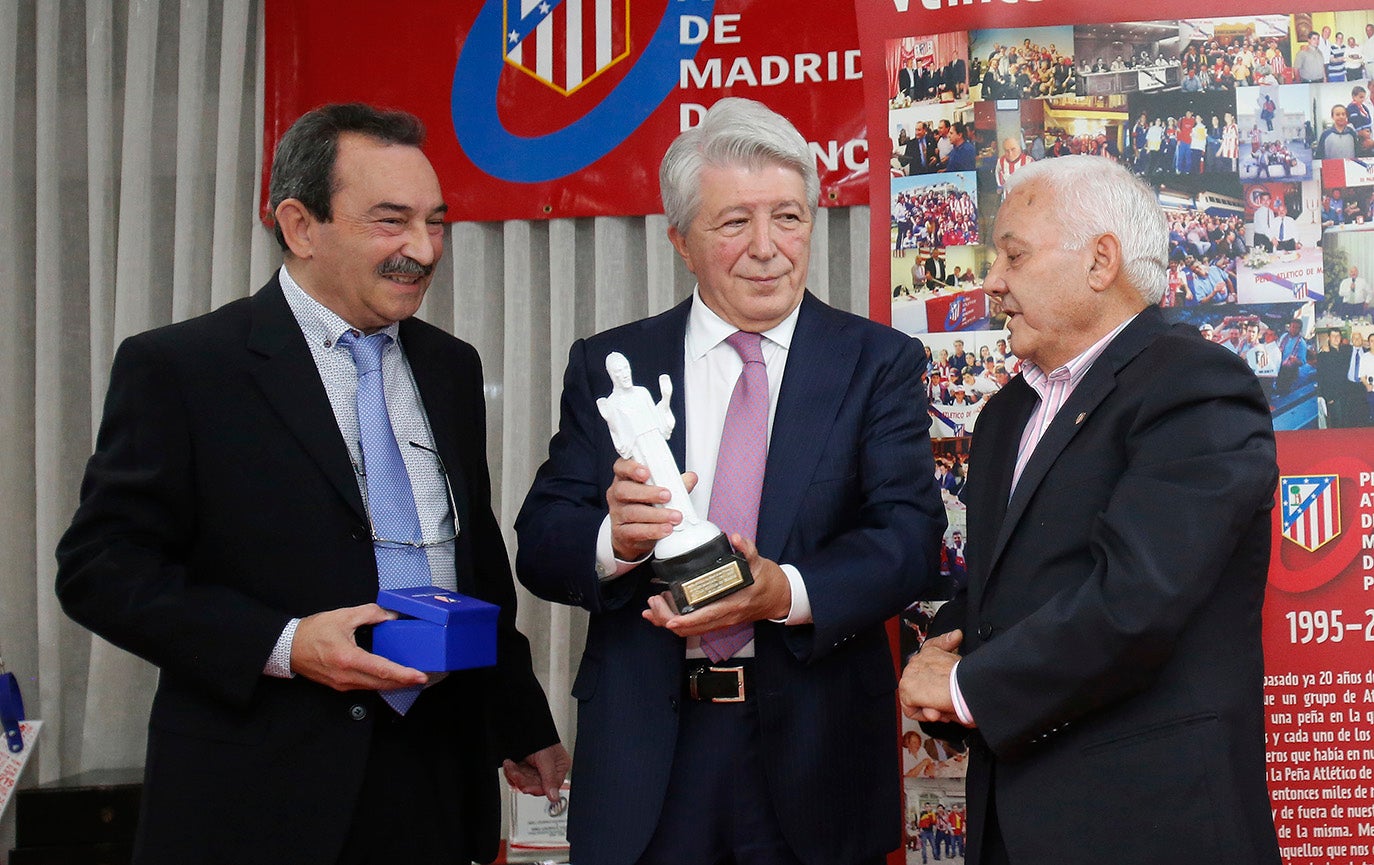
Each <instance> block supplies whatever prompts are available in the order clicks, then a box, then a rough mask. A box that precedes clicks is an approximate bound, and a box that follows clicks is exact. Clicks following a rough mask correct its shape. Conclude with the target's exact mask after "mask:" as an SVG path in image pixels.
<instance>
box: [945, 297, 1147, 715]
mask: <svg viewBox="0 0 1374 865" xmlns="http://www.w3.org/2000/svg"><path fill="white" fill-rule="evenodd" d="M1137 314H1138V313H1137ZM1134 320H1135V316H1134V315H1133V316H1131V317H1130V318H1128V319H1126V320H1125V321H1123V322H1121V324H1119V325H1117V326H1116V327H1115V328H1113V329H1112V331H1111V333H1109V334H1107V335H1106V336H1104V337H1102V338H1101V339H1099V340H1098V341H1097V342H1095V343H1093V344H1092V345H1090V346H1089V347H1088V349H1087V350H1086V351H1084V352H1083V353H1082V354H1080V355H1078V356H1077V357H1075V358H1074V359H1072V360H1070V361H1069V362H1068V363H1066V364H1064V365H1063V366H1061V367H1059V368H1057V369H1055V370H1053V371H1052V372H1048V373H1047V372H1045V371H1044V370H1043V369H1041V368H1040V367H1038V366H1036V365H1035V363H1034V362H1032V361H1029V360H1027V361H1023V362H1022V363H1021V377H1022V378H1023V379H1025V381H1026V384H1028V385H1030V386H1031V389H1032V390H1034V391H1035V392H1036V393H1037V394H1038V395H1039V396H1040V403H1039V404H1038V405H1037V406H1036V407H1035V411H1033V412H1031V416H1030V420H1028V421H1026V429H1025V430H1024V431H1023V432H1022V433H1021V446H1020V448H1019V449H1018V450H1017V452H1016V468H1015V470H1014V471H1013V472H1012V476H1011V492H1008V494H1007V496H1008V498H1010V496H1011V493H1012V492H1015V491H1016V484H1017V482H1018V481H1020V480H1021V472H1022V471H1023V470H1025V468H1026V463H1027V462H1029V461H1030V458H1031V454H1033V453H1035V446H1036V445H1038V444H1039V443H1040V439H1041V437H1042V436H1044V434H1045V430H1047V429H1049V428H1050V424H1051V423H1053V422H1054V418H1055V415H1057V414H1059V410H1060V409H1061V408H1063V407H1064V403H1066V402H1068V401H1069V397H1070V396H1073V392H1074V390H1075V389H1076V388H1077V387H1078V383H1079V382H1081V381H1082V380H1083V377H1084V376H1085V375H1087V374H1088V370H1090V369H1092V365H1093V363H1094V362H1095V361H1096V360H1097V359H1098V358H1099V357H1101V356H1102V352H1104V351H1106V350H1107V346H1109V345H1111V344H1112V340H1114V339H1116V336H1117V334H1119V333H1121V331H1122V329H1123V328H1125V327H1126V325H1128V324H1130V323H1131V322H1132V321H1134ZM958 672H959V664H958V662H955V664H954V666H953V668H951V669H950V671H949V696H950V701H951V702H952V703H953V704H954V714H955V715H957V716H958V718H959V721H960V723H962V724H964V725H965V726H968V727H972V726H975V722H974V720H973V713H972V712H971V711H970V710H969V707H968V703H966V702H965V701H964V694H963V691H962V690H960V688H959V678H958V675H957V674H958Z"/></svg>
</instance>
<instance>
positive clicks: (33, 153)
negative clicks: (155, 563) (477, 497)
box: [0, 0, 868, 858]
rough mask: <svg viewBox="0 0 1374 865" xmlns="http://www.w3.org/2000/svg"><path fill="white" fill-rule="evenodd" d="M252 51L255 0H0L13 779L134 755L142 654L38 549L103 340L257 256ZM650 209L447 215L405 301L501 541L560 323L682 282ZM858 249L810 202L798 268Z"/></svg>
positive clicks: (1, 473)
mask: <svg viewBox="0 0 1374 865" xmlns="http://www.w3.org/2000/svg"><path fill="white" fill-rule="evenodd" d="M7 34H8V35H7ZM262 53H263V25H262V0H180V2H177V0H88V2H85V3H82V2H75V0H68V2H59V0H0V160H2V161H3V163H4V165H5V166H6V169H7V170H5V171H3V172H0V377H2V380H3V385H2V386H0V501H3V502H4V506H3V507H4V511H3V513H4V517H5V520H4V524H5V530H4V531H3V532H0V652H3V654H4V659H5V661H6V662H7V664H8V665H9V668H10V669H11V670H12V671H14V672H16V673H17V674H18V675H19V678H20V681H21V684H22V687H23V690H24V696H25V699H26V701H27V703H28V707H29V715H30V716H31V717H34V718H39V719H42V720H43V722H44V727H43V731H42V734H41V739H40V745H39V748H38V752H37V754H36V755H35V757H34V759H35V760H36V764H31V766H30V768H29V769H28V771H27V772H26V776H25V781H24V783H25V784H32V783H36V782H38V781H40V780H42V781H47V780H52V779H55V778H58V777H62V776H66V775H71V774H74V773H76V772H80V771H83V770H87V769H97V768H112V767H129V766H141V765H142V762H143V741H144V732H145V725H146V721H147V712H148V705H149V702H150V700H151V696H152V690H153V687H154V684H155V682H156V675H157V674H156V671H155V670H154V669H153V668H151V667H150V666H148V665H147V664H145V663H144V662H143V661H140V660H138V659H137V658H134V657H132V656H130V655H127V654H125V653H124V652H122V651H120V650H118V649H115V648H113V647H112V646H110V645H109V644H107V643H105V642H104V641H102V640H100V639H98V638H95V637H93V636H91V635H90V634H89V633H87V632H86V631H84V630H83V629H81V628H80V627H78V626H76V625H75V624H73V623H72V622H71V621H69V620H68V619H67V618H66V617H65V616H64V615H63V614H62V611H61V610H60V609H59V607H58V605H57V601H56V599H55V597H54V595H53V591H52V584H53V576H54V571H55V564H54V561H53V549H54V547H55V546H56V544H57V540H58V538H59V537H60V536H61V533H62V531H63V530H64V529H65V528H66V525H67V523H68V521H69V520H70V519H71V514H72V511H73V510H74V509H75V507H76V497H77V490H78V487H79V484H80V480H81V474H82V470H83V466H84V464H85V460H86V458H87V456H88V455H89V454H90V450H91V446H92V442H93V438H94V431H95V429H96V427H97V425H98V424H99V421H100V411H101V404H102V402H103V399H104V393H105V387H106V383H107V380H108V374H109V364H110V360H111V358H112V357H113V355H114V349H115V347H116V346H117V345H118V343H119V341H120V340H121V339H123V338H124V337H126V336H129V335H131V334H134V333H137V332H139V331H142V330H146V329H148V328H151V327H157V326H159V325H163V324H167V323H169V322H173V321H178V320H181V319H185V318H188V317H190V316H194V315H199V314H201V313H203V312H206V311H208V310H210V309H213V308H215V307H218V306H220V305H222V304H224V303H226V302H228V301H230V300H233V299H235V298H238V297H242V296H245V295H247V294H249V293H251V292H252V291H253V290H255V289H256V287H257V286H259V285H261V284H262V283H263V282H264V281H265V280H266V279H267V278H268V277H269V276H270V275H271V273H272V271H273V269H274V268H275V267H276V266H277V265H278V264H280V256H279V254H278V251H277V247H276V244H275V242H274V241H273V240H272V238H271V235H270V234H269V232H268V231H267V230H266V229H265V228H263V227H262V225H261V224H260V223H259V222H258V221H257V219H256V213H257V206H258V194H257V190H258V183H257V179H258V177H259V172H260V158H261V147H260V142H261V140H262V125H263V121H262V108H261V106H262V105H263V74H262V70H263V63H262ZM666 227H667V226H666V222H665V220H664V218H663V217H662V216H659V215H652V216H647V217H598V218H589V219H571V220H555V221H550V222H507V223H459V224H454V225H451V226H450V227H449V228H448V230H447V238H446V240H447V250H446V252H447V255H446V257H445V259H444V263H443V264H442V266H441V269H440V271H439V274H438V276H437V278H436V279H435V282H434V285H433V287H432V288H431V290H430V294H429V297H428V298H427V299H426V301H425V306H424V308H423V309H422V310H421V313H420V314H421V316H422V317H424V318H426V319H427V320H429V321H431V322H434V323H435V324H437V325H439V326H441V327H443V328H446V329H448V330H450V331H452V332H453V333H455V334H457V335H458V336H459V337H462V338H463V339H466V340H468V341H469V342H472V343H473V344H474V345H476V346H477V348H478V350H479V351H480V352H481V355H482V358H483V360H484V363H485V368H486V382H487V400H488V411H489V418H490V442H491V446H490V454H489V457H490V461H491V467H492V473H493V483H494V490H495V492H494V495H495V496H496V501H495V502H493V505H494V506H495V508H496V513H497V516H498V518H499V519H500V520H501V523H502V525H503V526H504V527H505V528H506V532H507V538H506V540H507V544H508V545H511V546H513V544H514V537H513V534H512V533H511V530H510V526H511V523H512V522H513V520H514V518H515V513H516V511H517V510H518V509H519V507H520V503H521V501H522V500H523V499H524V495H525V492H526V490H527V489H528V487H529V483H530V480H531V478H532V477H533V475H534V471H535V469H536V468H537V467H538V465H539V463H540V462H541V460H542V459H543V456H544V453H545V448H546V445H547V443H548V438H549V435H550V434H551V431H552V429H553V426H554V424H555V423H556V421H557V406H558V395H559V394H558V388H559V384H560V382H561V380H562V372H563V365H564V362H565V360H566V353H567V349H568V346H569V345H570V344H571V343H572V341H573V340H574V339H575V338H577V337H579V336H585V335H587V334H590V333H594V332H596V331H598V330H601V329H604V328H607V327H610V326H613V325H616V324H620V323H623V322H626V321H630V320H633V319H636V318H640V317H642V316H645V315H648V314H651V313H655V312H659V311H661V310H664V309H666V308H668V307H669V306H671V305H672V304H673V303H675V302H676V301H678V300H680V299H682V298H684V297H686V296H687V295H688V294H689V293H690V291H691V288H692V280H691V276H690V274H688V273H687V272H686V270H685V269H684V268H683V267H682V265H681V263H680V262H679V261H678V259H677V257H676V255H675V254H673V251H672V248H671V247H670V246H669V244H668V242H667V240H666V237H665V231H666ZM867 263H868V208H866V207H855V208H847V209H829V210H823V211H822V212H821V214H820V218H819V220H818V222H817V225H816V233H815V237H814V240H813V244H812V258H811V276H810V283H809V285H810V288H811V290H812V291H813V292H815V293H816V294H817V295H819V296H820V297H821V298H822V299H825V300H828V301H829V302H830V303H832V304H833V305H835V306H838V307H840V308H842V309H850V310H853V311H855V312H858V313H860V314H866V313H867V309H868V273H867V267H868V264H867ZM520 602H521V608H520V619H519V620H520V625H521V627H522V629H523V630H524V632H525V633H526V634H527V635H529V637H530V639H531V641H532V643H533V646H534V652H535V665H536V669H537V670H538V671H539V672H540V675H541V678H542V679H543V681H544V684H545V687H546V689H547V690H548V693H549V699H550V702H551V703H552V705H553V709H554V716H555V718H556V719H557V720H558V723H559V726H560V729H561V730H562V731H563V734H564V738H565V741H569V742H571V738H572V732H573V722H574V712H575V706H574V705H572V703H571V702H570V699H569V697H568V691H569V687H570V684H571V675H572V673H573V672H574V669H573V668H574V666H575V664H576V660H577V657H578V654H579V652H580V649H581V645H582V639H583V632H584V627H585V616H584V614H582V613H581V611H574V610H569V609H568V608H565V607H556V606H551V605H549V604H546V603H544V602H542V601H539V600H537V599H535V598H533V597H531V596H530V595H528V594H526V593H523V590H522V594H521V599H520ZM572 744H575V743H572ZM575 774H576V771H575V769H574V775H575ZM12 822H13V811H12V810H11V812H10V813H9V814H8V815H7V816H6V820H5V821H4V824H0V858H2V857H3V855H4V851H5V850H7V849H8V847H9V846H10V839H11V838H12V835H9V834H8V832H7V831H6V830H12Z"/></svg>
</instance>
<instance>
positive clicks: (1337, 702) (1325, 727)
mask: <svg viewBox="0 0 1374 865" xmlns="http://www.w3.org/2000/svg"><path fill="white" fill-rule="evenodd" d="M1279 467H1280V472H1281V477H1280V480H1279V491H1278V492H1279V495H1278V507H1277V508H1276V509H1275V513H1274V551H1273V565H1272V567H1271V571H1270V579H1269V593H1268V596H1267V598H1266V601H1265V608H1264V644H1265V672H1266V681H1265V703H1266V706H1265V722H1266V731H1267V735H1268V742H1267V743H1266V744H1267V749H1268V763H1269V795H1270V798H1271V799H1272V800H1273V806H1274V818H1275V824H1276V826H1277V827H1278V832H1279V845H1280V847H1281V848H1282V850H1283V851H1284V853H1285V855H1286V858H1287V861H1289V862H1290V863H1303V865H1307V863H1319V862H1369V861H1374V431H1370V430H1323V431H1316V432H1305V433H1287V434H1285V435H1282V436H1280V437H1279Z"/></svg>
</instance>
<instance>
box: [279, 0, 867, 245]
mask: <svg viewBox="0 0 1374 865" xmlns="http://www.w3.org/2000/svg"><path fill="white" fill-rule="evenodd" d="M795 13H796V9H795V4H793V3H789V2H786V0H689V2H684V0H556V2H548V3H538V2H531V0H482V2H477V0H472V2H461V3H455V2H452V0H413V2H408V3H400V4H384V5H379V4H376V3H369V2H364V0H272V2H269V3H268V4H267V22H266V31H267V51H266V67H267V84H266V90H267V94H266V102H267V105H266V128H265V133H264V138H265V140H264V142H263V147H264V154H265V159H264V165H270V164H271V157H272V152H273V149H274V147H275V143H276V141H277V140H278V138H280V136H281V133H282V132H284V131H285V130H286V128H287V127H288V126H290V124H291V123H292V122H293V121H294V120H295V119H296V118H297V117H299V116H300V115H301V114H302V113H304V112H305V111H308V110H309V109H311V108H313V107H315V106H317V105H320V104H323V103H326V102H338V101H363V102H370V103H373V104H377V105H384V106H388V107H394V108H402V109H405V110H407V111H410V112H412V113H414V114H416V115H418V116H419V117H420V118H421V119H422V120H424V122H425V125H426V127H427V128H428V131H429V141H428V144H427V146H426V150H427V152H428V154H429V157H430V159H431V161H432V162H433V163H434V166H435V169H436V170H437V171H438V173H439V180H440V183H441V184H442V186H443V190H444V197H445V200H446V201H447V202H448V204H449V216H450V218H452V219H458V220H506V219H537V218H546V217H547V218H552V217H577V216H604V215H642V214H646V213H657V212H661V211H662V206H661V204H660V202H659V195H658V165H659V161H660V160H661V159H662V157H663V153H664V151H665V150H666V149H667V147H668V144H669V143H670V142H671V141H672V140H673V138H674V137H676V136H677V134H678V133H679V132H681V131H682V130H683V129H685V128H689V127H690V126H691V125H694V124H695V123H696V122H698V120H699V118H700V116H701V114H702V113H703V112H704V111H705V109H706V108H707V107H709V106H710V105H712V104H713V103H715V101H716V100H718V99H720V98H722V97H725V96H744V97H749V98H752V99H757V100H759V101H761V102H764V103H766V104H768V105H769V106H771V107H772V108H774V109H775V110H777V111H780V112H781V113H783V114H785V115H786V116H787V117H788V118H790V119H791V120H792V121H793V122H794V123H795V124H796V125H797V127H798V129H800V130H801V132H802V134H803V135H805V136H806V137H807V140H808V141H810V142H811V144H812V149H813V152H814V153H815V154H816V160H817V166H818V168H819V169H820V172H821V188H822V192H821V201H822V204H825V205H853V204H862V203H863V202H864V201H865V200H866V190H865V182H866V179H867V171H868V151H867V144H866V142H865V140H864V137H865V136H864V121H863V111H862V105H863V98H862V83H861V69H860V65H859V46H858V35H857V31H856V27H855V20H854V14H853V8H852V6H850V4H847V3H821V4H813V5H811V6H809V7H808V8H807V10H806V16H805V20H806V26H804V27H799V26H782V25H784V22H788V21H796V20H797V19H796V16H795ZM264 174H266V171H265V170H264ZM263 182H264V195H263V200H264V201H266V199H267V196H266V194H265V189H266V177H264V181H263ZM261 215H262V217H263V218H264V219H266V217H267V216H268V214H267V212H266V206H265V205H264V212H263V213H262V214H261Z"/></svg>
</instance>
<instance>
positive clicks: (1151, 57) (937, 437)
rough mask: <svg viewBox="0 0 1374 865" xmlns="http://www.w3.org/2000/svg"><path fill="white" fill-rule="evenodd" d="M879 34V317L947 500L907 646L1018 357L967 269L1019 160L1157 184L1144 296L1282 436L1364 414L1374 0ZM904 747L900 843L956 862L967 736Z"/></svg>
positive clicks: (920, 623)
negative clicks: (1056, 162)
mask: <svg viewBox="0 0 1374 865" xmlns="http://www.w3.org/2000/svg"><path fill="white" fill-rule="evenodd" d="M1046 12H1047V13H1048V10H1046ZM884 36H885V38H884V43H883V51H884V58H883V59H884V60H885V64H884V68H883V69H881V70H873V69H872V66H871V65H870V66H869V70H870V71H869V72H868V73H867V74H875V73H876V74H880V75H883V76H885V77H884V78H883V81H884V82H885V86H886V114H887V135H888V138H889V146H890V157H889V167H888V190H889V192H888V195H887V200H886V201H885V202H884V205H885V206H886V207H887V209H888V211H889V222H890V226H889V227H890V231H889V233H888V236H887V247H886V252H887V257H888V268H887V274H886V276H887V280H886V285H887V288H888V289H889V291H888V298H889V299H890V304H891V307H890V315H891V317H890V319H889V321H890V322H891V324H892V326H893V327H895V328H897V329H899V330H901V331H903V332H905V333H907V334H910V335H912V336H915V337H919V338H920V339H921V341H922V343H923V344H924V345H925V350H926V353H927V355H928V371H927V375H926V379H925V382H924V383H925V386H926V395H927V397H928V399H929V404H930V419H931V437H932V445H933V448H934V454H935V474H936V479H937V483H938V485H939V488H940V490H941V495H942V497H943V499H944V503H945V509H946V513H947V514H948V517H949V527H948V529H947V530H946V533H945V537H944V545H943V550H942V553H941V576H942V578H943V579H942V583H943V585H942V586H940V587H939V589H938V590H937V591H935V592H932V599H930V600H921V601H918V602H917V603H915V604H913V605H912V606H911V607H910V608H909V609H908V610H907V611H906V612H905V613H904V614H903V616H902V619H901V654H902V659H903V661H905V659H906V658H907V657H909V656H910V654H911V653H912V652H914V651H915V650H916V649H917V648H918V647H919V645H920V642H921V640H922V639H924V636H925V629H926V627H927V626H928V625H929V623H930V620H931V618H932V616H933V615H934V613H935V611H936V610H937V609H938V606H939V601H938V600H935V599H934V598H938V597H948V591H949V590H950V589H951V588H952V587H953V586H955V585H958V584H959V583H960V581H961V580H963V579H964V578H965V575H966V572H965V566H964V559H963V549H964V543H965V541H966V539H967V538H968V526H967V521H966V519H965V515H964V510H963V505H962V504H961V503H960V501H959V492H960V490H961V489H962V487H963V484H964V482H965V479H966V477H967V471H968V467H967V459H968V451H969V442H970V436H971V435H972V433H973V431H974V429H975V428H976V426H977V420H978V414H979V412H980V411H981V408H982V406H983V405H985V404H986V402H987V400H988V399H990V398H991V397H992V395H993V394H995V393H997V391H998V390H1000V389H1001V388H1002V387H1003V386H1004V385H1005V384H1006V383H1007V382H1008V381H1009V380H1010V379H1011V378H1012V377H1014V376H1015V375H1016V374H1017V373H1018V372H1019V371H1020V360H1019V359H1018V358H1017V357H1016V355H1015V353H1014V351H1013V349H1012V347H1011V344H1010V339H1009V335H1008V333H1007V331H1006V330H1005V319H1004V317H1003V316H1002V315H1001V314H1000V311H999V310H998V308H997V304H996V302H995V299H994V298H992V297H991V296H989V295H988V294H986V293H985V292H984V290H983V280H984V278H985V277H986V275H987V273H988V270H989V268H990V267H991V265H992V263H993V259H994V258H995V255H996V253H995V250H994V249H993V246H992V242H991V237H992V229H993V223H994V220H995V218H996V214H997V209H998V205H999V203H1000V201H1001V199H1002V189H1003V187H1004V186H1005V184H1006V181H1007V178H1008V177H1010V176H1011V175H1012V174H1014V173H1015V172H1016V171H1017V170H1018V169H1019V168H1021V167H1023V166H1025V165H1027V164H1030V163H1031V162H1034V161H1038V160H1042V159H1053V158H1057V157H1060V156H1065V155H1070V154H1090V155H1096V156H1100V157H1102V158H1106V159H1113V160H1116V161H1117V162H1119V163H1121V164H1122V165H1124V166H1126V167H1127V168H1129V169H1130V170H1131V171H1132V172H1133V173H1135V174H1136V175H1138V176H1139V177H1140V178H1141V179H1142V180H1143V181H1144V182H1145V183H1146V184H1147V185H1148V186H1149V187H1150V189H1151V190H1152V191H1153V193H1154V194H1155V196H1156V197H1157V200H1158V201H1159V204H1160V207H1161V208H1162V209H1163V210H1164V213H1165V214H1166V217H1167V221H1168V226H1169V266H1168V279H1169V284H1168V287H1167V290H1166V291H1165V294H1164V297H1163V299H1162V301H1161V302H1160V305H1161V306H1162V307H1165V308H1166V315H1168V316H1169V317H1170V318H1172V319H1173V320H1175V321H1181V322H1186V323H1188V324H1191V325H1193V326H1195V327H1196V328H1197V329H1198V331H1199V333H1200V334H1201V335H1202V336H1203V337H1205V338H1207V339H1210V340H1212V341H1213V342H1217V343H1220V344H1222V345H1224V346H1225V347H1227V348H1228V349H1230V350H1232V351H1234V352H1235V353H1236V354H1237V355H1240V356H1241V357H1243V358H1245V360H1246V361H1247V362H1248V363H1249V365H1250V367H1251V369H1252V370H1253V371H1254V373H1255V375H1256V376H1257V377H1258V378H1259V380H1260V382H1261V383H1262V385H1263V387H1264V389H1265V393H1266V394H1267V396H1268V398H1269V403H1270V410H1271V413H1272V417H1273V421H1274V427H1275V429H1276V430H1277V431H1279V432H1280V433H1281V436H1282V434H1283V433H1288V432H1297V431H1316V430H1323V431H1324V430H1358V429H1361V428H1364V429H1368V428H1374V318H1371V316H1372V315H1374V136H1372V135H1371V133H1374V123H1371V108H1370V101H1371V100H1370V92H1369V88H1370V86H1371V83H1374V10H1370V11H1339V12H1330V11H1326V12H1323V11H1312V12H1298V13H1292V14H1257V15H1231V16H1227V17H1216V18H1170V19H1162V20H1149V21H1135V22H1117V23H1095V24H1080V25H1048V26H1022V27H1012V28H989V29H973V30H966V31H958V32H924V31H921V30H919V29H916V30H912V31H910V32H900V33H898V32H894V31H891V30H890V29H889V31H888V32H887V33H885V34H884ZM870 93H871V91H870ZM870 141H871V142H872V153H873V154H874V157H873V164H874V166H875V169H876V168H877V167H878V166H879V165H880V164H881V163H880V162H879V157H878V154H879V153H881V150H882V148H881V146H880V144H879V143H878V142H880V141H881V138H880V135H879V134H878V133H877V131H876V130H873V131H871V132H870ZM876 202H877V199H876V198H875V205H874V214H873V215H874V219H875V221H876V220H878V219H880V218H881V216H880V213H879V208H878V205H877V203H876ZM874 298H875V301H874V305H875V306H877V305H878V294H877V293H876V289H875V294H874ZM875 317H880V316H878V315H875ZM1357 440H1361V441H1364V440H1367V438H1361V439H1357ZM902 747H903V772H904V775H905V778H904V783H905V788H906V796H907V804H906V815H905V817H906V838H905V842H906V843H905V846H906V857H907V862H908V863H916V862H921V863H926V862H929V861H931V860H937V859H938V860H940V861H949V860H950V859H951V858H952V859H953V860H954V861H955V862H958V861H961V860H962V854H963V837H962V836H963V818H964V812H963V798H962V780H961V779H962V777H963V774H964V764H965V758H966V754H965V751H964V749H963V748H962V747H961V746H958V745H950V744H948V743H945V742H941V741H938V740H934V739H930V738H928V737H926V736H925V735H924V734H922V733H921V731H920V730H919V727H917V725H915V724H914V723H913V722H911V721H909V720H908V721H904V726H903V730H902Z"/></svg>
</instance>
